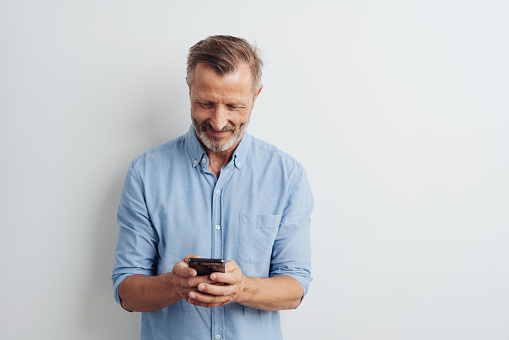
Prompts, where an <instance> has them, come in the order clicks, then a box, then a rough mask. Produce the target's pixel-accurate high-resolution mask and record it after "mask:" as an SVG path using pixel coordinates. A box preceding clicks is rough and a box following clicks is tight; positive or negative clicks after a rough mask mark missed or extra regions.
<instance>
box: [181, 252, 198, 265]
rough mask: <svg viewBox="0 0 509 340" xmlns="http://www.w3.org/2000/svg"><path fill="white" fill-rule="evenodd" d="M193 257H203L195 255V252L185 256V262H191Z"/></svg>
mask: <svg viewBox="0 0 509 340" xmlns="http://www.w3.org/2000/svg"><path fill="white" fill-rule="evenodd" d="M191 257H197V258H201V256H198V255H194V254H189V255H187V256H186V257H184V260H183V261H184V262H185V263H189V259H190V258H191Z"/></svg>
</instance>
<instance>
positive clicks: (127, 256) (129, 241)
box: [111, 161, 158, 303]
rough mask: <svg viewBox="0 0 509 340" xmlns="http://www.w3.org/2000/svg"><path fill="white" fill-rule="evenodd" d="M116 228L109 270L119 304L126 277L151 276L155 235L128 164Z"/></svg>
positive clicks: (139, 184) (142, 194) (136, 177)
mask: <svg viewBox="0 0 509 340" xmlns="http://www.w3.org/2000/svg"><path fill="white" fill-rule="evenodd" d="M117 221H118V225H119V231H118V240H117V247H116V249H115V266H114V267H113V275H112V277H111V278H112V280H113V290H114V296H115V300H116V301H117V302H118V303H120V298H119V296H118V286H119V285H120V284H121V283H122V281H124V279H125V278H126V277H128V276H130V275H135V274H141V275H148V276H151V275H154V272H155V259H156V256H157V242H158V236H157V233H156V231H155V229H154V227H153V225H152V222H151V220H150V216H149V213H148V210H147V205H146V201H145V192H144V187H143V183H142V181H141V180H140V176H139V175H138V173H137V172H136V169H135V161H133V162H132V163H131V166H130V167H129V170H128V172H127V176H126V179H125V182H124V187H123V189H122V194H121V197H120V204H119V207H118V213H117Z"/></svg>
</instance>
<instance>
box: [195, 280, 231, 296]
mask: <svg viewBox="0 0 509 340" xmlns="http://www.w3.org/2000/svg"><path fill="white" fill-rule="evenodd" d="M196 288H197V289H198V291H199V292H202V293H207V294H209V295H214V296H230V295H234V294H236V291H237V287H235V286H233V285H217V284H205V283H200V284H199V285H198V286H197V287H196Z"/></svg>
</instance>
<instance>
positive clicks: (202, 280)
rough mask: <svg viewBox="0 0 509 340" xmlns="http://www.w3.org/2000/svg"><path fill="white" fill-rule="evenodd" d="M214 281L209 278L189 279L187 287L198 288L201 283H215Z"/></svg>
mask: <svg viewBox="0 0 509 340" xmlns="http://www.w3.org/2000/svg"><path fill="white" fill-rule="evenodd" d="M214 282H215V281H214V280H211V279H210V278H209V277H208V276H195V277H189V278H187V285H188V286H189V287H196V286H198V285H199V284H200V283H214Z"/></svg>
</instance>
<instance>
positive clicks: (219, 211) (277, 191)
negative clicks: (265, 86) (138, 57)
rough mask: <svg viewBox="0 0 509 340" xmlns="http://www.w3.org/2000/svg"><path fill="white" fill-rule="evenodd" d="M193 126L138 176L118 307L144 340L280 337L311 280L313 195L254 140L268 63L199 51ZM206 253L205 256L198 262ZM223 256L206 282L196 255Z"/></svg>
mask: <svg viewBox="0 0 509 340" xmlns="http://www.w3.org/2000/svg"><path fill="white" fill-rule="evenodd" d="M187 63H188V68H187V78H186V80H187V84H188V86H189V96H190V100H191V119H192V123H193V125H192V126H191V128H190V129H189V131H188V132H187V134H185V135H184V136H181V137H180V138H177V139H175V140H173V141H170V142H168V143H166V144H163V145H161V146H159V147H157V148H155V149H152V150H149V151H147V152H146V153H144V154H143V155H142V156H140V157H138V158H136V159H135V160H134V161H133V162H132V163H131V166H130V168H129V171H128V174H127V178H126V180H125V183H124V188H123V190H122V196H121V201H120V205H119V209H118V223H119V226H120V229H119V235H118V243H117V248H116V251H115V257H116V264H115V267H114V269H113V276H112V279H113V285H114V291H115V299H116V300H117V302H119V303H121V305H122V307H123V308H125V309H127V310H130V311H138V312H144V313H143V315H142V339H207V338H209V339H262V338H263V339H281V338H282V335H281V329H280V323H279V312H278V311H279V310H282V309H293V308H296V307H297V306H298V305H299V304H300V301H301V299H302V297H303V296H304V295H305V293H306V292H307V289H308V286H309V283H310V281H311V276H310V240H309V223H310V222H309V218H310V214H311V211H312V209H313V198H312V195H311V190H310V188H309V185H308V182H307V179H306V175H305V173H304V170H303V168H302V166H301V165H300V164H299V163H298V162H296V161H295V160H294V159H293V158H292V157H290V156H288V155H287V154H285V153H283V152H282V151H280V150H278V149H277V148H275V147H274V146H272V145H270V144H267V143H265V142H263V141H261V140H258V139H256V138H254V137H252V136H251V135H249V134H248V133H247V132H246V127H247V125H248V123H249V119H250V117H251V111H252V109H253V107H254V105H255V102H256V99H257V98H258V95H259V94H260V92H261V90H262V85H261V68H262V61H261V59H260V58H259V56H258V54H257V51H256V49H255V48H254V47H253V46H251V45H250V44H249V43H247V42H246V41H245V40H244V39H239V38H236V37H231V36H211V37H209V38H207V39H205V40H202V41H200V42H198V43H197V44H196V45H194V46H193V47H191V49H190V52H189V56H188V62H187ZM193 254H195V255H193ZM198 256H199V257H208V258H223V259H225V260H228V261H227V262H226V270H225V273H212V274H211V275H208V276H197V272H196V270H195V269H193V268H190V267H189V265H188V262H187V260H188V259H189V258H190V257H198Z"/></svg>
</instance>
